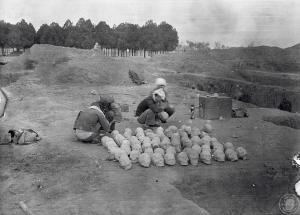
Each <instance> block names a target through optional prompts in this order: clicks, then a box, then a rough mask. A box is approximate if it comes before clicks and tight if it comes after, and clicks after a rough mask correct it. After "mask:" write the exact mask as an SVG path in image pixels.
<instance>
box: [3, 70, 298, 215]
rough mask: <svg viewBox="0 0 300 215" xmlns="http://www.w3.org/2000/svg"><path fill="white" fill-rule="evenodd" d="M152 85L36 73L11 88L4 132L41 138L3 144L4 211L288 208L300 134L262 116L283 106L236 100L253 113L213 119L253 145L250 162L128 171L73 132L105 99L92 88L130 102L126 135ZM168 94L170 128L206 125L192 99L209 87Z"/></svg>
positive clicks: (224, 214) (225, 214) (231, 137)
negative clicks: (284, 204)
mask: <svg viewBox="0 0 300 215" xmlns="http://www.w3.org/2000/svg"><path fill="white" fill-rule="evenodd" d="M152 88H153V86H152V85H151V84H146V85H142V86H133V85H130V84H128V85H122V86H108V85H105V86H101V87H99V86H98V87H97V86H91V85H90V84H68V85H47V84H46V83H44V81H43V80H40V77H39V76H37V75H36V74H35V73H29V74H28V75H27V76H24V77H21V78H20V79H19V80H18V81H17V82H15V83H12V84H11V85H9V86H7V87H6V88H5V90H6V91H7V92H8V93H9V97H10V98H11V100H10V103H9V106H8V111H7V115H6V117H5V118H4V119H1V122H0V123H1V124H0V130H1V133H2V134H3V133H6V132H7V131H8V130H9V129H11V128H32V129H34V130H36V131H37V132H38V133H39V134H40V136H41V137H42V140H41V141H40V142H38V143H36V144H32V145H26V146H19V145H1V146H0V150H1V151H0V156H1V157H0V168H1V173H0V182H1V190H0V192H1V193H0V208H1V213H0V214H3V215H12V214H23V212H22V211H21V209H20V207H19V206H18V203H19V202H20V201H24V202H25V203H26V205H27V206H28V208H29V209H30V210H31V211H32V212H33V214H36V215H37V214H43V215H47V214H49V215H50V214H51V215H54V214H57V215H61V214H66V215H67V214H70V215H73V214H74V215H75V214H99V215H100V214H101V215H103V214H104V215H105V214H112V215H115V214H116V215H121V214H122V215H123V214H124V215H125V214H128V215H132V214H159V215H160V214H178V215H182V214H203V215H204V214H215V215H241V214H243V215H252V214H280V211H279V208H278V201H279V199H280V197H281V196H283V195H284V194H286V193H294V184H295V182H296V181H297V180H299V179H300V175H299V171H298V169H296V168H293V167H292V166H291V160H290V159H291V157H292V156H293V155H294V154H295V153H296V152H299V151H300V145H299V140H300V131H299V130H297V129H292V128H289V127H284V126H277V125H274V124H272V123H269V122H265V121H263V120H262V117H263V116H265V115H268V114H277V113H280V114H281V115H284V114H285V113H284V112H281V111H278V110H275V109H267V108H259V107H256V106H253V105H249V104H244V103H240V102H237V101H234V106H246V107H248V112H249V114H250V117H249V118H242V119H230V120H213V121H212V125H213V128H214V129H213V135H214V136H215V137H217V138H218V139H219V140H221V141H222V142H225V141H230V142H232V143H233V144H234V145H235V146H243V147H245V148H246V149H247V151H248V154H249V159H248V160H246V161H241V160H240V161H238V162H225V163H217V162H213V163H212V165H205V164H202V163H200V164H199V165H198V166H197V167H194V166H188V167H182V166H179V165H176V166H173V167H167V166H166V167H163V168H159V167H154V166H152V167H150V168H143V167H140V166H139V165H137V164H135V165H133V168H132V169H131V170H129V171H125V170H123V169H121V168H120V167H119V165H118V163H117V162H112V161H107V160H106V158H107V155H108V153H107V151H106V150H105V149H104V148H103V147H102V146H99V145H96V144H84V143H80V142H78V141H77V140H76V139H75V138H74V135H73V134H72V126H73V122H74V120H75V117H76V115H77V113H78V111H79V110H81V109H82V108H84V107H87V106H88V105H89V104H90V103H92V102H93V101H95V100H97V99H98V96H97V95H93V94H91V93H90V92H91V91H92V90H97V91H98V92H101V93H104V94H106V93H107V94H112V95H114V97H115V99H116V100H117V101H118V102H119V103H121V104H129V107H130V110H129V112H128V113H123V117H124V120H123V122H122V123H120V124H118V125H117V129H118V130H119V131H121V132H123V131H124V128H125V127H130V128H133V129H134V128H136V127H137V126H139V125H138V123H137V122H136V119H135V118H134V117H133V112H134V110H135V108H136V106H137V103H138V102H139V101H140V100H141V99H142V98H143V97H145V96H146V95H148V93H149V91H150V90H151V89H152ZM167 90H168V92H169V96H170V100H171V103H173V104H174V105H175V107H176V113H175V115H174V116H172V118H171V119H170V121H169V122H168V123H167V124H165V125H163V127H167V126H169V125H178V126H179V125H182V124H183V123H184V124H191V125H192V126H198V127H201V126H202V125H203V124H204V122H205V121H204V120H202V119H199V118H197V119H195V120H193V121H190V120H189V105H190V104H191V103H194V101H195V94H196V93H202V92H199V91H195V90H192V89H188V88H183V87H179V86H176V85H169V86H168V87H167ZM298 212H299V213H298V214H300V209H299V211H298Z"/></svg>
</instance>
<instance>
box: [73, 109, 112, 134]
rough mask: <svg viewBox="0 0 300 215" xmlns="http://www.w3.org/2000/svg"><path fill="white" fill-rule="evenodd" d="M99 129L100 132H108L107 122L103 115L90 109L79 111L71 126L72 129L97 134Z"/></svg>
mask: <svg viewBox="0 0 300 215" xmlns="http://www.w3.org/2000/svg"><path fill="white" fill-rule="evenodd" d="M100 128H101V130H104V131H106V132H109V131H110V126H109V122H108V120H107V119H106V118H105V115H104V114H103V113H100V111H98V110H95V109H91V108H87V109H85V110H83V111H80V112H79V113H78V115H77V118H76V120H75V123H74V126H73V129H80V130H84V131H90V132H98V131H99V129H100Z"/></svg>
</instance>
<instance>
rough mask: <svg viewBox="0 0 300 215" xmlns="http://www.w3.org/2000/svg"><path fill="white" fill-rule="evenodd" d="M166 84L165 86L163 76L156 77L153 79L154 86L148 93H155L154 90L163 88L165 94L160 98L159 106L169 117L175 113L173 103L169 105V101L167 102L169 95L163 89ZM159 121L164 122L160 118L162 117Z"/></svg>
mask: <svg viewBox="0 0 300 215" xmlns="http://www.w3.org/2000/svg"><path fill="white" fill-rule="evenodd" d="M166 86H167V82H166V80H165V79H164V78H157V79H156V80H155V88H154V89H153V90H152V91H151V93H150V95H152V94H153V93H155V91H157V90H160V89H161V90H163V92H164V94H165V95H164V96H163V98H162V101H161V106H162V107H163V108H164V111H165V112H166V113H167V114H168V115H169V117H171V116H172V115H173V114H174V113H175V108H174V106H173V105H170V103H169V96H168V93H167V92H166V89H165V88H166ZM161 121H162V122H163V123H165V122H166V121H165V120H162V119H161Z"/></svg>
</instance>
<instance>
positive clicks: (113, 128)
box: [110, 122, 116, 131]
mask: <svg viewBox="0 0 300 215" xmlns="http://www.w3.org/2000/svg"><path fill="white" fill-rule="evenodd" d="M115 128H116V122H113V123H112V124H111V125H110V130H111V131H113V130H115Z"/></svg>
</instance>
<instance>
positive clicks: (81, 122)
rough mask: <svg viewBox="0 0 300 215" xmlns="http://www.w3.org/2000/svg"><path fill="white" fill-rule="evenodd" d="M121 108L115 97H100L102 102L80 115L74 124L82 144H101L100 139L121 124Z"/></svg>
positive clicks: (81, 112)
mask: <svg viewBox="0 0 300 215" xmlns="http://www.w3.org/2000/svg"><path fill="white" fill-rule="evenodd" d="M121 120H122V115H121V111H120V107H119V105H118V104H116V103H115V102H114V98H113V97H109V96H100V100H99V101H97V102H94V103H92V104H91V106H90V107H88V108H86V109H85V110H82V111H80V112H79V113H78V115H77V118H76V120H75V123H74V127H73V129H74V133H75V136H76V137H77V139H78V140H80V141H82V142H96V143H97V142H99V140H100V137H101V136H102V135H105V134H107V133H110V132H111V131H113V130H114V129H115V124H116V122H118V123H119V122H121Z"/></svg>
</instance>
